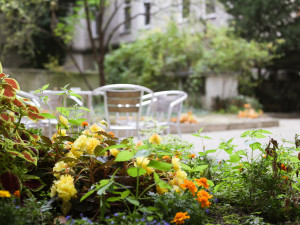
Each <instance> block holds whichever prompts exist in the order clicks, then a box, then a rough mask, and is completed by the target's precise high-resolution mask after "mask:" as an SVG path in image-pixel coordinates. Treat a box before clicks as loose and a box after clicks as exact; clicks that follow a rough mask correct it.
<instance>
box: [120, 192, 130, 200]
mask: <svg viewBox="0 0 300 225" xmlns="http://www.w3.org/2000/svg"><path fill="white" fill-rule="evenodd" d="M129 194H130V191H129V190H126V191H123V192H122V194H121V196H120V197H121V198H122V199H124V198H126V197H127V196H128V195H129Z"/></svg>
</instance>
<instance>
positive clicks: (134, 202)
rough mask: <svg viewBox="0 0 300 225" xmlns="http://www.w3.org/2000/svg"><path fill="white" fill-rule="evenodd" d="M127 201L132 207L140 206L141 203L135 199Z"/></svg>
mask: <svg viewBox="0 0 300 225" xmlns="http://www.w3.org/2000/svg"><path fill="white" fill-rule="evenodd" d="M126 200H127V201H128V202H130V203H131V204H132V205H135V206H139V205H140V203H139V201H138V200H137V199H136V198H134V197H127V198H126Z"/></svg>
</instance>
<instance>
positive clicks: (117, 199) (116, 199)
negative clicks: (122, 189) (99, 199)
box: [106, 197, 121, 202]
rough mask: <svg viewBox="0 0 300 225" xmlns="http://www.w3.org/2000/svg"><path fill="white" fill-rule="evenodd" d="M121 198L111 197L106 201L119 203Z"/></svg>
mask: <svg viewBox="0 0 300 225" xmlns="http://www.w3.org/2000/svg"><path fill="white" fill-rule="evenodd" d="M120 200H121V198H120V197H109V198H107V199H106V201H108V202H117V201H120Z"/></svg>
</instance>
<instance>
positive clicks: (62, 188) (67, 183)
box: [51, 174, 77, 202]
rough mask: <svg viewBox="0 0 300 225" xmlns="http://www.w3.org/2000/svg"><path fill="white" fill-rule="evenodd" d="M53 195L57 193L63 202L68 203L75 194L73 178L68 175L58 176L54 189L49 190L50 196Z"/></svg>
mask: <svg viewBox="0 0 300 225" xmlns="http://www.w3.org/2000/svg"><path fill="white" fill-rule="evenodd" d="M54 193H57V195H58V197H60V198H61V199H62V200H63V202H68V201H70V199H71V198H72V197H73V196H74V195H75V194H76V193H77V191H76V189H75V186H74V178H73V177H72V176H71V175H69V174H65V175H62V176H60V178H59V180H58V181H56V182H54V187H52V188H51V196H54V195H55V194H54Z"/></svg>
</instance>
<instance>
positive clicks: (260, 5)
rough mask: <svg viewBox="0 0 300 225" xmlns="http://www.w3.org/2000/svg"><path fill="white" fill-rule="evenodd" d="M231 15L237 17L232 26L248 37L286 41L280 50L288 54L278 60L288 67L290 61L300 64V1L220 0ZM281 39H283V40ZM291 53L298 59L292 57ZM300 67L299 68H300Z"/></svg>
mask: <svg viewBox="0 0 300 225" xmlns="http://www.w3.org/2000/svg"><path fill="white" fill-rule="evenodd" d="M220 2H221V3H223V4H224V5H225V7H226V10H227V12H228V13H229V14H231V15H232V16H233V19H232V20H231V26H233V27H235V29H236V32H237V33H238V34H240V35H241V36H242V37H244V38H246V39H247V40H256V41H259V42H273V43H274V44H276V42H277V41H278V40H282V41H283V42H284V43H282V44H281V45H280V46H279V48H278V52H279V53H281V54H285V56H284V57H282V59H280V60H276V62H277V63H276V64H275V65H276V66H278V62H280V66H281V67H285V66H287V62H286V61H287V60H288V61H290V62H291V64H293V66H294V67H296V66H298V65H300V62H299V57H298V55H295V54H293V53H295V52H298V53H299V52H300V42H299V37H300V29H299V27H300V0H263V1H262V0H220ZM279 42H280V41H279ZM291 54H292V55H293V56H295V57H297V60H296V59H292V58H291V57H290V56H291ZM298 68H299V67H298Z"/></svg>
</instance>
